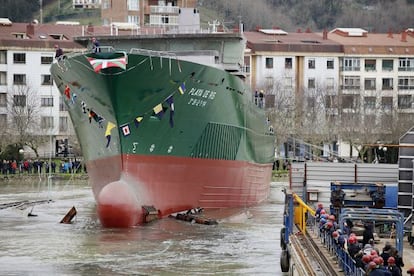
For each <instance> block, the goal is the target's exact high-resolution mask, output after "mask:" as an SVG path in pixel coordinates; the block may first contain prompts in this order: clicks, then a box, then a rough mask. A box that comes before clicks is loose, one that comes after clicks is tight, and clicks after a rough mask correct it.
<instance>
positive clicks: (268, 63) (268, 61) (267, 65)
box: [266, 57, 273, 69]
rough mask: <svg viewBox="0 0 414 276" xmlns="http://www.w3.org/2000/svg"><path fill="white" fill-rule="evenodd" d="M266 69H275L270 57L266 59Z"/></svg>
mask: <svg viewBox="0 0 414 276" xmlns="http://www.w3.org/2000/svg"><path fill="white" fill-rule="evenodd" d="M266 68H267V69H271V68H273V58H269V57H267V58H266Z"/></svg>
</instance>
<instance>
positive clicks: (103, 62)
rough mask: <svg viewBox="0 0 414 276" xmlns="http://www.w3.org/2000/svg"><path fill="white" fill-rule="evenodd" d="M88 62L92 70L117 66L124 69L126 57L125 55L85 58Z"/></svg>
mask: <svg viewBox="0 0 414 276" xmlns="http://www.w3.org/2000/svg"><path fill="white" fill-rule="evenodd" d="M87 59H88V61H89V63H90V64H91V65H92V67H93V70H94V71H95V72H96V73H98V72H99V71H101V70H102V69H105V68H109V67H118V68H121V69H124V70H125V69H126V65H127V59H126V57H120V58H114V59H98V58H91V57H88V58H87Z"/></svg>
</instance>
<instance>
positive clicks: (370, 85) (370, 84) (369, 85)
mask: <svg viewBox="0 0 414 276" xmlns="http://www.w3.org/2000/svg"><path fill="white" fill-rule="evenodd" d="M364 85H365V90H375V89H376V86H375V79H373V78H370V79H365V83H364Z"/></svg>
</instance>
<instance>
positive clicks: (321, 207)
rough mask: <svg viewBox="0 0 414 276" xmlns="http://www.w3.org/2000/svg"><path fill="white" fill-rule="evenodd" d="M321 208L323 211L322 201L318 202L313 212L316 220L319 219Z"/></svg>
mask: <svg viewBox="0 0 414 276" xmlns="http://www.w3.org/2000/svg"><path fill="white" fill-rule="evenodd" d="M322 210H323V211H325V210H324V209H323V204H322V203H318V208H317V209H316V212H315V218H316V221H319V220H320V218H321V212H322Z"/></svg>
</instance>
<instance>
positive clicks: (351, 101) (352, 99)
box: [342, 95, 358, 108]
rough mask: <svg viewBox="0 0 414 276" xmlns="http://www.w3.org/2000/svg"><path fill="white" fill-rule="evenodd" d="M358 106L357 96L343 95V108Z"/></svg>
mask: <svg viewBox="0 0 414 276" xmlns="http://www.w3.org/2000/svg"><path fill="white" fill-rule="evenodd" d="M356 106H358V98H356V95H342V108H354V107H356Z"/></svg>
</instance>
